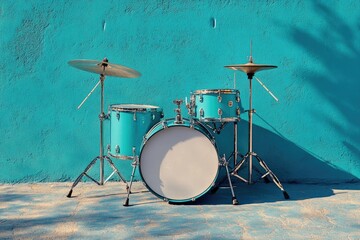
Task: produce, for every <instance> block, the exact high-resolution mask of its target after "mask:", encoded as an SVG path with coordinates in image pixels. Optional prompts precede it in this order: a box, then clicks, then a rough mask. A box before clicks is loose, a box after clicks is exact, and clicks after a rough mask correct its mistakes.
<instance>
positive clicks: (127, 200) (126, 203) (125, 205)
mask: <svg viewBox="0 0 360 240" xmlns="http://www.w3.org/2000/svg"><path fill="white" fill-rule="evenodd" d="M123 206H124V207H127V206H129V198H127V199H126V200H125V202H124V204H123Z"/></svg>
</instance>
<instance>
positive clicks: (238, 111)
mask: <svg viewBox="0 0 360 240" xmlns="http://www.w3.org/2000/svg"><path fill="white" fill-rule="evenodd" d="M236 115H238V116H240V108H239V107H238V108H237V109H236Z"/></svg>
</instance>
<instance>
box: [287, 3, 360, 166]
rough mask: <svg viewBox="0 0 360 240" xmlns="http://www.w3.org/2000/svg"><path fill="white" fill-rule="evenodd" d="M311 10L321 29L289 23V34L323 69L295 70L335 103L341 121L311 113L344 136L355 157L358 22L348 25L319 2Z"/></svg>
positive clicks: (359, 140)
mask: <svg viewBox="0 0 360 240" xmlns="http://www.w3.org/2000/svg"><path fill="white" fill-rule="evenodd" d="M313 10H314V11H315V12H316V13H317V14H318V15H319V16H321V17H322V18H323V20H324V21H323V22H324V24H326V25H325V26H322V28H321V29H320V30H321V31H320V30H319V31H316V34H314V33H310V32H308V31H306V30H304V29H301V28H299V27H293V28H291V29H292V30H291V31H290V37H291V39H292V41H293V42H295V43H296V44H297V45H298V46H300V47H301V48H303V49H304V50H306V52H308V53H309V54H311V55H312V57H314V58H316V59H317V61H319V62H320V63H321V64H322V66H324V67H325V68H326V73H325V72H323V73H321V72H314V71H309V69H305V68H300V69H298V71H301V72H302V73H304V75H305V78H304V79H306V81H308V82H309V83H310V84H311V85H312V86H314V88H315V89H316V90H317V91H318V92H319V94H321V95H323V97H324V98H325V99H327V101H328V102H329V103H331V104H332V106H334V107H336V110H337V111H338V112H339V113H340V116H341V117H342V119H343V120H342V121H345V122H342V121H341V122H340V121H337V120H336V119H333V118H330V117H329V116H324V114H321V113H319V112H315V111H316V110H314V113H313V114H314V116H317V117H318V119H319V120H321V121H324V120H325V121H327V122H328V124H329V125H331V126H333V129H336V130H337V131H338V133H339V134H341V135H343V136H346V139H348V140H344V141H343V146H344V147H345V148H347V149H348V150H349V152H351V153H352V154H353V155H354V156H355V157H356V159H360V149H359V147H358V146H359V145H360V136H359V134H358V133H359V132H358V128H359V127H358V125H359V122H360V109H359V102H360V95H359V94H358V93H355V92H354V90H355V89H359V87H360V83H359V81H358V78H359V76H360V68H359V62H360V49H359V45H358V42H359V39H358V37H357V36H356V34H357V35H358V32H359V30H360V25H359V23H358V25H357V26H355V27H353V26H351V25H349V23H347V22H345V21H344V18H343V17H341V16H339V15H338V14H337V13H336V12H335V11H334V10H333V9H331V8H330V7H329V6H328V5H325V4H323V3H321V2H313ZM358 21H359V20H358ZM324 30H326V31H324ZM325 39H326V41H325V42H324V40H325ZM348 141H350V142H351V143H349V142H348ZM358 164H359V163H358Z"/></svg>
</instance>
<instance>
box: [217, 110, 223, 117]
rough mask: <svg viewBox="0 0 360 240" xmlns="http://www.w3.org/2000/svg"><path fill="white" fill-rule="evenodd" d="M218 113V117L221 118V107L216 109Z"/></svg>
mask: <svg viewBox="0 0 360 240" xmlns="http://www.w3.org/2000/svg"><path fill="white" fill-rule="evenodd" d="M218 114H219V116H220V118H221V115H222V114H223V111H222V109H221V108H219V109H218Z"/></svg>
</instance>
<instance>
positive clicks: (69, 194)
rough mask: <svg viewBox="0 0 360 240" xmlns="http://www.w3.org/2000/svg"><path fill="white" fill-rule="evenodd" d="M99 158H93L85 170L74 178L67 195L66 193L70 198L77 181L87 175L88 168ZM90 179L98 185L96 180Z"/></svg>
mask: <svg viewBox="0 0 360 240" xmlns="http://www.w3.org/2000/svg"><path fill="white" fill-rule="evenodd" d="M98 159H100V158H99V157H96V158H94V159H93V160H92V161H91V162H90V164H89V165H87V167H86V168H85V170H84V171H83V172H82V173H81V174H80V175H79V176H78V177H77V178H76V180H75V182H74V183H73V185H72V186H71V189H70V191H69V193H68V195H66V196H67V197H68V198H71V195H72V192H73V189H74V188H75V187H76V185H78V183H79V182H80V181H81V179H82V178H83V176H84V175H87V172H88V171H89V170H90V168H91V167H92V166H93V165H94V164H95V162H96V161H97V160H98ZM90 179H91V180H93V181H94V182H96V183H97V184H98V185H100V184H99V183H98V182H97V181H95V180H94V179H93V178H90Z"/></svg>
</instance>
